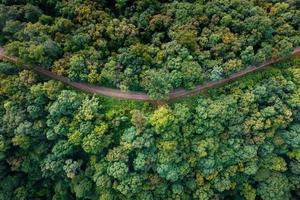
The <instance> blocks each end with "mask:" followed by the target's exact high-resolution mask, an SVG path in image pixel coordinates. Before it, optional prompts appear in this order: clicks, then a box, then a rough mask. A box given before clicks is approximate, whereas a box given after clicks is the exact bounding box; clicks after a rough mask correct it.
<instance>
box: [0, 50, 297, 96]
mask: <svg viewBox="0 0 300 200" xmlns="http://www.w3.org/2000/svg"><path fill="white" fill-rule="evenodd" d="M298 55H300V47H297V48H295V49H294V51H293V52H292V53H291V55H290V56H298ZM1 59H2V60H8V61H11V62H14V63H17V58H15V57H12V56H8V55H6V54H5V51H4V49H3V48H2V47H0V60H1ZM281 60H283V59H270V60H268V61H266V62H264V63H262V64H260V65H253V66H249V67H247V68H246V69H243V70H241V71H239V72H236V73H234V74H232V75H231V76H229V77H227V78H224V79H221V80H217V81H210V82H207V83H205V84H203V85H197V86H195V88H194V89H191V90H186V89H183V88H178V89H175V90H173V91H172V92H171V93H170V94H169V97H168V98H167V100H169V101H172V100H175V99H179V98H183V97H188V96H195V95H197V94H199V93H201V92H202V91H205V90H207V89H210V88H214V87H218V86H221V85H223V84H226V83H229V82H231V81H234V80H236V79H238V78H240V77H243V76H245V75H247V74H250V73H253V72H256V71H258V70H260V69H263V68H266V67H267V66H269V65H272V64H274V63H277V62H279V61H281ZM32 69H33V70H34V71H35V72H37V73H38V74H41V75H44V76H46V77H49V78H51V79H55V80H58V81H61V82H63V83H64V84H66V85H69V86H71V87H74V88H76V89H78V90H81V91H84V92H87V93H91V94H98V95H103V96H108V97H114V98H119V99H131V100H139V101H153V99H152V98H151V97H150V96H149V95H147V94H146V93H144V92H134V91H128V92H123V91H121V90H119V89H113V88H108V87H101V86H96V85H90V84H87V83H78V82H73V81H70V79H68V78H67V77H64V76H60V75H57V74H55V73H53V72H51V71H49V70H46V69H44V68H42V67H33V68H32Z"/></svg>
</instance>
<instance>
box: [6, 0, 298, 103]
mask: <svg viewBox="0 0 300 200" xmlns="http://www.w3.org/2000/svg"><path fill="white" fill-rule="evenodd" d="M298 6H299V4H298V3H297V0H285V1H280V0H265V1H258V0H188V1H187V0H186V1H183V0H182V1H171V0H114V1H111V0H97V1H91V0H63V1H58V0H39V1H38V0H2V4H0V44H2V45H5V47H6V50H7V51H8V52H9V53H10V54H12V55H16V56H18V57H19V58H20V59H22V60H23V61H24V62H25V63H29V64H35V65H36V64H38V65H41V66H43V67H45V68H47V69H51V70H52V71H53V72H55V73H57V74H60V75H64V76H67V77H69V78H70V79H71V80H74V81H81V82H89V83H92V84H98V85H105V86H109V87H115V88H120V89H122V90H123V91H129V90H130V91H146V92H147V93H148V94H149V95H150V96H151V97H152V98H156V99H160V98H164V97H165V96H166V95H167V94H169V92H170V91H171V90H172V89H174V88H178V87H184V88H187V89H191V88H193V87H195V85H197V84H201V83H204V82H207V81H210V80H219V79H222V78H224V77H227V76H229V75H230V74H232V73H234V72H236V71H239V70H241V69H243V68H245V67H247V66H248V65H251V64H257V63H261V62H263V61H265V60H266V59H269V58H277V57H285V56H287V55H288V54H289V53H290V52H291V51H292V50H293V48H294V47H296V46H300V33H299V26H300V10H299V7H298Z"/></svg>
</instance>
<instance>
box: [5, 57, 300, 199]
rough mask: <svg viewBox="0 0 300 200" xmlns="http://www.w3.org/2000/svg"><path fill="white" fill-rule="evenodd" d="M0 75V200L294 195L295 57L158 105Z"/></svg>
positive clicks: (297, 146)
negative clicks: (229, 81)
mask: <svg viewBox="0 0 300 200" xmlns="http://www.w3.org/2000/svg"><path fill="white" fill-rule="evenodd" d="M0 69H1V75H0V115H1V116H2V117H1V118H0V199H1V200H9V199H12V200H27V199H40V200H42V199H43V200H44V199H52V200H71V199H91V200H114V199H137V200H139V199H140V200H157V199H170V200H171V199H172V200H173V199H178V200H179V199H186V200H187V199H199V200H205V199H214V200H218V199H245V200H254V199H262V200H288V199H299V198H300V81H299V80H300V59H298V60H294V61H290V62H286V63H282V64H279V65H278V66H277V67H276V68H275V67H273V68H272V69H267V70H265V71H262V72H258V73H256V74H254V75H251V76H248V77H246V78H242V79H240V80H239V81H238V82H235V83H232V84H230V85H227V86H224V87H221V88H218V89H213V90H209V91H208V92H207V93H206V94H203V95H201V96H198V97H195V98H193V99H187V100H185V101H181V102H174V103H172V104H170V105H162V106H159V107H156V108H155V107H152V106H151V105H149V103H137V102H132V101H131V102H130V101H119V100H112V99H107V98H102V97H96V96H89V95H87V94H84V93H82V92H80V91H74V90H72V89H69V88H66V87H64V86H63V85H62V84H61V83H59V82H56V81H53V80H49V81H47V80H43V79H41V77H39V76H37V75H36V74H34V73H33V72H32V71H28V70H20V69H19V68H16V67H15V66H13V65H11V64H8V63H0Z"/></svg>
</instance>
